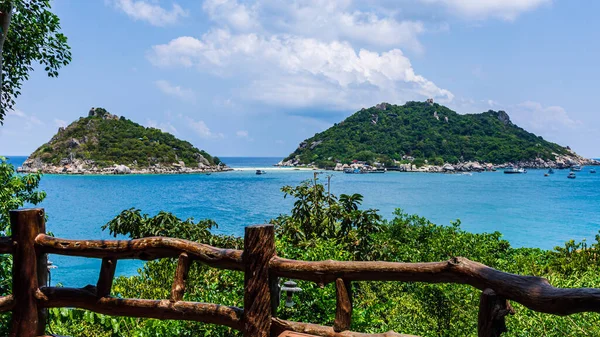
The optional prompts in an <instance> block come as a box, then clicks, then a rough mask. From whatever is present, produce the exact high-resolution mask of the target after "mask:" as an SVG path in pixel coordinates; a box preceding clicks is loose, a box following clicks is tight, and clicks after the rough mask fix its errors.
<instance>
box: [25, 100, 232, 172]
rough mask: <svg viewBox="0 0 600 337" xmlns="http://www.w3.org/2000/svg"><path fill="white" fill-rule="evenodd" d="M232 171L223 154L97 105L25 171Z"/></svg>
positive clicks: (34, 155) (46, 146) (43, 149)
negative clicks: (198, 146) (195, 145)
mask: <svg viewBox="0 0 600 337" xmlns="http://www.w3.org/2000/svg"><path fill="white" fill-rule="evenodd" d="M228 170H231V169H230V168H229V167H227V166H226V165H225V164H224V163H222V162H221V160H220V159H219V158H218V157H213V156H211V155H209V154H208V153H207V152H205V151H203V150H199V149H197V148H196V147H194V146H193V145H192V144H190V143H189V142H187V141H183V140H180V139H177V138H176V137H175V136H173V135H171V134H169V133H166V132H163V131H161V130H159V129H156V128H147V127H144V126H142V125H140V124H137V123H135V122H133V121H131V120H129V119H127V118H125V117H123V116H121V117H119V116H117V115H113V114H111V113H109V112H108V111H106V110H105V109H103V108H92V109H91V110H90V111H89V113H88V116H87V117H81V118H79V119H78V120H76V121H74V122H73V123H71V124H70V125H69V126H67V127H61V128H59V129H58V133H56V134H55V135H54V136H53V137H52V138H51V139H50V141H48V142H47V143H45V144H43V145H42V146H40V147H39V148H38V149H37V150H35V151H34V152H33V153H32V154H31V155H30V156H29V157H28V158H27V160H26V161H25V162H24V163H23V165H22V167H19V168H18V171H19V172H23V173H33V172H41V173H50V174H177V173H208V172H221V171H228Z"/></svg>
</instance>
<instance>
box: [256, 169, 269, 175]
mask: <svg viewBox="0 0 600 337" xmlns="http://www.w3.org/2000/svg"><path fill="white" fill-rule="evenodd" d="M256 174H258V175H261V174H267V172H266V171H264V170H256Z"/></svg>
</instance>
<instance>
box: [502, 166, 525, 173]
mask: <svg viewBox="0 0 600 337" xmlns="http://www.w3.org/2000/svg"><path fill="white" fill-rule="evenodd" d="M504 173H505V174H520V173H527V170H525V169H523V168H517V167H514V166H508V167H506V168H505V169H504Z"/></svg>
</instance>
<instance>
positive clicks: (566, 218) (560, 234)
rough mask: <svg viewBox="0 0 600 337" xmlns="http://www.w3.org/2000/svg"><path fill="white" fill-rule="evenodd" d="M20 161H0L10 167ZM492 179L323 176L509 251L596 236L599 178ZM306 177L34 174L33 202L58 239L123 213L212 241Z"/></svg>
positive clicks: (94, 267)
mask: <svg viewBox="0 0 600 337" xmlns="http://www.w3.org/2000/svg"><path fill="white" fill-rule="evenodd" d="M24 159H25V158H23V157H15V158H11V159H10V160H11V161H12V162H13V163H15V165H16V166H18V165H20V163H21V162H22V161H24ZM223 160H224V161H225V162H226V163H228V164H229V165H231V166H232V167H237V168H243V167H246V168H248V167H270V165H272V164H274V163H276V162H278V161H279V160H280V159H279V158H223ZM543 173H544V171H541V170H531V171H529V173H527V174H525V175H505V174H503V173H502V172H487V173H475V174H473V175H458V174H457V175H443V174H427V173H399V172H388V173H386V174H363V175H350V174H343V173H338V172H328V173H327V174H332V175H333V177H332V180H331V182H332V186H331V188H332V192H333V193H335V194H338V195H339V194H341V193H361V194H363V195H364V207H372V208H378V209H380V212H381V214H382V215H383V216H385V217H387V218H390V217H392V212H393V211H394V209H395V208H398V207H400V208H403V209H404V210H405V211H407V212H409V213H417V214H419V215H422V216H425V217H427V218H429V219H430V220H432V221H433V222H435V223H438V224H449V223H450V221H452V220H455V219H460V220H461V221H462V224H463V228H464V229H465V230H469V231H473V232H490V231H500V232H502V233H503V234H504V237H505V238H506V239H507V240H509V241H510V242H511V243H512V244H513V245H514V246H531V247H541V248H553V247H554V246H556V245H562V244H563V243H564V242H565V241H566V240H569V239H576V240H581V239H583V238H587V239H588V240H589V239H593V238H594V235H595V234H596V233H597V232H598V230H600V211H599V206H600V174H590V173H589V170H588V169H586V168H584V171H583V172H579V173H578V174H577V179H574V180H570V179H567V178H566V176H567V174H568V172H567V171H557V172H556V174H554V175H551V176H550V177H544V175H543ZM312 176H313V172H311V171H294V170H286V171H282V170H272V171H268V173H267V174H266V175H262V176H257V175H256V174H255V172H254V171H253V170H245V171H233V172H228V173H219V174H212V175H147V176H59V175H54V176H53V175H47V176H44V178H43V179H42V183H41V188H42V189H43V190H45V191H46V192H47V193H48V197H47V199H46V200H45V201H44V203H43V204H42V207H44V208H45V209H46V212H47V214H48V216H49V220H48V224H47V228H48V230H49V231H52V232H54V234H55V235H56V236H58V237H64V238H75V239H108V238H110V236H109V235H108V233H105V232H102V231H101V229H100V226H102V225H103V224H105V223H106V222H107V221H109V220H110V219H112V218H113V217H114V216H115V215H117V214H118V213H119V212H120V211H121V210H123V209H127V208H130V207H136V208H140V209H142V211H144V212H146V213H149V214H155V213H157V212H158V211H159V210H165V211H170V212H173V213H174V214H176V215H178V216H179V217H182V218H186V217H194V218H196V219H204V218H211V219H214V220H216V221H217V223H218V224H219V228H218V229H217V230H216V232H218V233H226V234H236V235H242V233H243V227H244V226H247V225H250V224H257V223H264V222H266V221H268V220H269V219H271V218H273V217H276V216H277V215H279V214H281V213H286V212H288V211H289V210H290V208H291V204H292V201H291V200H289V199H283V194H282V193H281V192H280V188H281V187H282V186H284V185H295V184H298V183H300V182H301V181H303V180H306V179H309V178H311V177H312ZM51 260H52V261H53V262H54V263H55V264H56V265H57V266H58V269H55V270H53V272H52V282H53V283H56V282H62V283H64V284H65V285H69V286H84V285H86V284H88V283H91V284H95V282H96V280H97V275H98V268H99V266H100V262H99V261H98V260H95V259H83V258H70V257H61V256H51ZM140 266H141V264H140V263H139V262H134V261H120V262H119V267H118V270H117V273H119V274H125V275H131V274H134V273H135V272H136V269H137V268H139V267H140Z"/></svg>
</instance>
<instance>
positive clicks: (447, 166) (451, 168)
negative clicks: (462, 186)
mask: <svg viewBox="0 0 600 337" xmlns="http://www.w3.org/2000/svg"><path fill="white" fill-rule="evenodd" d="M442 171H444V172H454V171H455V168H454V166H452V165H451V164H448V163H446V164H444V166H442Z"/></svg>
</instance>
